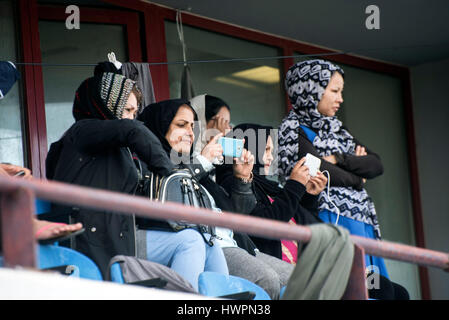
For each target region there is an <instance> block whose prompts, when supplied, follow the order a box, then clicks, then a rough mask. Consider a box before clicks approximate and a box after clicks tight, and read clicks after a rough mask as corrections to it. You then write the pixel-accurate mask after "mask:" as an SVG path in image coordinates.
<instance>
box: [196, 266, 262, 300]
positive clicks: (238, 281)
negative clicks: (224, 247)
mask: <svg viewBox="0 0 449 320" xmlns="http://www.w3.org/2000/svg"><path fill="white" fill-rule="evenodd" d="M198 291H199V293H200V294H202V295H205V296H208V297H225V296H231V297H233V296H238V294H240V293H245V292H252V293H254V294H255V297H254V300H271V299H270V296H269V295H268V293H267V292H266V291H265V290H263V289H262V288H261V287H259V286H258V285H256V284H254V283H252V282H251V281H248V280H246V279H243V278H240V277H236V276H231V275H229V276H227V275H224V274H221V273H217V272H210V271H205V272H202V273H201V274H200V276H199V278H198Z"/></svg>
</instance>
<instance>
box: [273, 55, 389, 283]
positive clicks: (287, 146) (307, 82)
mask: <svg viewBox="0 0 449 320" xmlns="http://www.w3.org/2000/svg"><path fill="white" fill-rule="evenodd" d="M285 84H286V88H287V92H288V96H289V99H290V101H291V104H292V107H293V108H292V110H291V111H290V113H289V114H288V115H287V117H286V118H285V119H284V120H283V121H282V123H281V126H280V128H279V171H280V172H279V173H280V175H281V176H282V177H284V178H285V177H288V176H289V175H290V172H291V170H292V168H293V166H294V165H295V163H296V162H297V161H298V160H299V159H301V158H302V157H303V156H305V155H306V154H307V153H311V154H313V155H314V156H317V157H319V158H321V160H322V161H321V168H320V170H321V171H323V172H324V171H328V172H329V174H330V188H329V198H328V195H327V194H326V193H327V192H326V190H325V191H323V192H322V193H321V194H320V195H319V200H318V203H319V206H318V209H319V216H320V218H321V219H322V220H323V221H325V222H329V223H335V222H338V224H339V225H342V226H344V227H346V228H348V229H349V230H350V232H351V233H352V234H356V235H360V236H364V237H369V238H374V239H380V238H381V234H380V229H379V223H378V221H377V215H376V210H375V208H374V204H373V202H372V200H371V198H370V197H369V196H368V194H367V192H366V190H365V189H364V188H363V185H364V183H365V182H366V179H372V178H375V177H377V176H379V175H381V174H382V173H383V167H382V163H381V161H380V158H379V156H378V155H377V154H375V153H373V152H371V151H370V150H369V149H368V148H366V147H365V146H364V145H363V144H362V143H360V142H359V141H357V139H355V138H354V137H353V136H352V135H351V133H350V132H349V131H348V129H347V128H345V127H344V126H343V124H342V122H341V121H340V120H339V119H338V118H337V116H336V113H337V111H338V110H339V108H340V106H341V103H342V102H343V97H342V92H343V86H344V72H343V70H342V69H341V68H340V67H338V66H336V65H334V64H332V63H330V62H328V61H324V60H309V61H304V62H299V63H297V64H295V65H293V66H292V67H291V68H290V69H289V71H288V72H287V75H286V80H285ZM366 259H367V260H366V264H367V266H371V265H372V266H374V267H371V268H370V269H375V270H376V271H377V272H378V273H380V274H382V275H384V276H386V277H388V273H387V270H386V268H385V265H384V262H383V259H380V258H378V257H373V256H366Z"/></svg>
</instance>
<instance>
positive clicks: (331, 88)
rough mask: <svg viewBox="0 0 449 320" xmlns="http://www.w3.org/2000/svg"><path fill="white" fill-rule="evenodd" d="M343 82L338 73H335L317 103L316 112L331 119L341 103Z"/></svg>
mask: <svg viewBox="0 0 449 320" xmlns="http://www.w3.org/2000/svg"><path fill="white" fill-rule="evenodd" d="M343 86H344V80H343V77H342V76H341V74H340V73H338V72H335V73H334V74H333V76H332V77H331V79H330V81H329V84H328V85H327V87H326V90H325V91H324V93H323V96H322V97H321V100H320V102H319V103H318V106H317V109H318V112H319V113H321V114H322V115H324V116H326V117H333V116H335V114H336V113H337V111H338V110H339V109H340V104H341V103H343V96H342V93H343Z"/></svg>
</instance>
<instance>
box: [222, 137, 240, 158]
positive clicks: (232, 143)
mask: <svg viewBox="0 0 449 320" xmlns="http://www.w3.org/2000/svg"><path fill="white" fill-rule="evenodd" d="M243 141H244V140H243V139H232V138H226V137H222V138H220V139H218V143H219V144H221V147H222V148H223V156H225V157H233V158H240V157H241V156H242V152H243Z"/></svg>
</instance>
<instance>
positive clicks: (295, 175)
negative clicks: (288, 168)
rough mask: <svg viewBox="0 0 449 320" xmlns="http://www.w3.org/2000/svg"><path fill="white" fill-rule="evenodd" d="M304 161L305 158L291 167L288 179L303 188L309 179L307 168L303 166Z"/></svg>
mask: <svg viewBox="0 0 449 320" xmlns="http://www.w3.org/2000/svg"><path fill="white" fill-rule="evenodd" d="M305 161H306V158H305V157H304V158H302V159H301V160H299V161H298V162H297V163H296V164H295V166H294V167H293V170H292V173H291V174H290V179H293V180H295V181H298V182H299V183H302V184H303V185H304V186H305V185H306V184H307V182H309V179H310V174H309V167H307V166H305V165H304V162H305Z"/></svg>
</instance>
